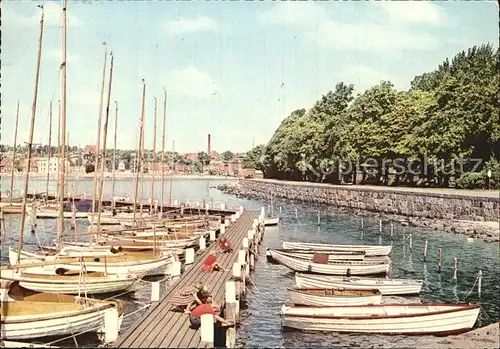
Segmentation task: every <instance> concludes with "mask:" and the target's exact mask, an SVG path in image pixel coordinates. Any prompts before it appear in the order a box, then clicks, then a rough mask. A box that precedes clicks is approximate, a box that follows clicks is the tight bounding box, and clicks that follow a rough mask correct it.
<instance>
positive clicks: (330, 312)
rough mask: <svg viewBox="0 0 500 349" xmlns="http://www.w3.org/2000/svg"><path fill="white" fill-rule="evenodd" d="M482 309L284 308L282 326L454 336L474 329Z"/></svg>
mask: <svg viewBox="0 0 500 349" xmlns="http://www.w3.org/2000/svg"><path fill="white" fill-rule="evenodd" d="M479 310H480V307H479V306H478V305H477V306H469V305H461V304H459V305H455V304H439V305H434V304H429V305H427V304H425V305H420V304H411V305H408V304H405V305H395V304H391V305H371V306H348V307H321V308H319V307H283V308H282V323H283V326H284V327H290V328H294V329H299V330H304V331H332V332H354V333H380V334H414V335H416V334H450V333H456V332H462V331H467V330H469V329H471V328H472V327H473V326H474V324H475V322H476V320H477V317H478V315H479Z"/></svg>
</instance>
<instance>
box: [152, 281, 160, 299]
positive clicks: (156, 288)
mask: <svg viewBox="0 0 500 349" xmlns="http://www.w3.org/2000/svg"><path fill="white" fill-rule="evenodd" d="M159 301H160V281H153V282H151V302H159Z"/></svg>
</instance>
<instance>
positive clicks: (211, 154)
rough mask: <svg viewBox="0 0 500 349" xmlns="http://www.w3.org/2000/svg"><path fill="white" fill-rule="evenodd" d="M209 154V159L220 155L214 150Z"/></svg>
mask: <svg viewBox="0 0 500 349" xmlns="http://www.w3.org/2000/svg"><path fill="white" fill-rule="evenodd" d="M209 155H210V159H218V158H219V156H220V154H219V153H218V152H216V151H211V152H210V154H209Z"/></svg>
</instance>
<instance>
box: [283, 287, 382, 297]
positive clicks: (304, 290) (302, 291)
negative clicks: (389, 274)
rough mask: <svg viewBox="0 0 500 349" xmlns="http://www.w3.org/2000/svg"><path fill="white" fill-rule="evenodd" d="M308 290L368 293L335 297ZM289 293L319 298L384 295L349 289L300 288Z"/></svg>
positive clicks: (373, 291)
mask: <svg viewBox="0 0 500 349" xmlns="http://www.w3.org/2000/svg"><path fill="white" fill-rule="evenodd" d="M308 290H324V291H327V290H335V291H347V292H361V293H366V294H361V295H353V294H350V295H334V294H321V293H318V294H316V293H310V292H307V291H308ZM287 291H289V292H296V293H300V294H305V295H308V296H319V297H328V298H330V297H336V298H337V297H338V298H341V297H372V296H379V295H382V294H381V293H380V291H379V290H378V289H371V290H363V289H354V288H353V289H347V288H340V287H339V288H333V287H332V288H320V287H298V288H288V289H287Z"/></svg>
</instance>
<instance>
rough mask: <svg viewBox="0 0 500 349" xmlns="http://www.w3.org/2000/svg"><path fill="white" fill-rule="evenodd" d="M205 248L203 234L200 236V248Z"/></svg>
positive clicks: (205, 243)
mask: <svg viewBox="0 0 500 349" xmlns="http://www.w3.org/2000/svg"><path fill="white" fill-rule="evenodd" d="M206 248H207V242H206V240H205V237H204V236H200V250H204V249H206Z"/></svg>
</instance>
